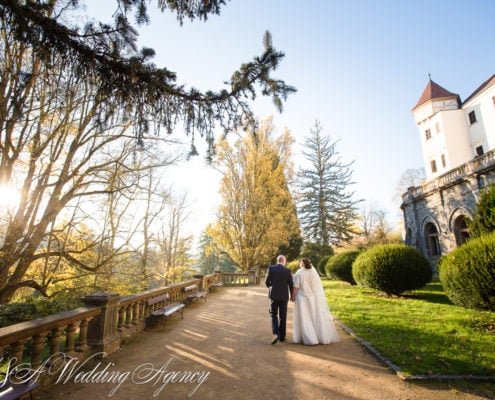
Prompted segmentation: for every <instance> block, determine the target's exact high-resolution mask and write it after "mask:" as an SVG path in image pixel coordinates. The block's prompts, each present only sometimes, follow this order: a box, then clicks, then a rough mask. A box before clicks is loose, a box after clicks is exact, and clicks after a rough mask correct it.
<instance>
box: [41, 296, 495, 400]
mask: <svg viewBox="0 0 495 400" xmlns="http://www.w3.org/2000/svg"><path fill="white" fill-rule="evenodd" d="M288 319H289V321H291V320H292V306H290V309H289V316H288ZM339 333H340V336H341V339H342V341H341V342H339V343H335V344H331V345H328V346H303V345H295V344H292V343H290V340H289V341H288V342H284V343H278V344H277V345H274V346H272V345H270V344H269V342H270V339H271V331H270V320H269V316H268V298H267V292H266V289H265V288H263V287H247V288H224V289H222V290H221V291H220V292H219V293H217V294H212V295H210V296H209V297H208V300H207V302H206V304H204V303H203V300H199V302H198V303H197V304H194V305H192V306H190V307H188V308H187V309H186V310H185V312H184V319H183V320H179V319H177V317H175V316H172V319H169V320H168V321H167V322H166V323H165V324H163V325H161V326H159V327H156V328H154V329H153V330H150V331H146V332H144V333H143V334H141V335H139V336H138V337H137V338H135V339H133V340H132V342H130V343H127V344H126V345H125V346H124V347H123V349H122V350H121V351H119V352H118V353H116V354H113V355H111V356H110V357H108V358H106V359H105V360H103V361H102V363H101V364H100V366H98V369H97V370H95V372H101V373H100V375H99V376H97V375H93V382H90V381H91V379H89V378H88V379H87V380H88V382H77V383H75V382H74V380H76V379H75V377H74V376H72V377H71V378H68V379H67V383H62V382H59V383H57V384H55V385H54V386H52V387H51V388H49V389H48V390H45V391H44V392H41V393H37V394H35V396H34V398H38V399H55V400H58V399H64V400H88V399H89V400H102V399H108V398H111V399H117V400H135V399H138V400H148V399H154V398H156V399H187V398H193V399H200V400H204V399H229V400H258V399H260V400H261V399H274V400H278V399H280V400H292V399H302V400H304V399H308V400H313V399H318V400H324V399H332V400H338V399H347V400H354V399H356V400H357V399H363V400H364V399H394V400H406V399H409V400H412V399H414V400H416V399H435V400H452V399H459V400H461V399H462V400H474V399H486V398H490V395H487V394H485V395H482V394H474V393H475V392H476V391H477V392H478V393H480V389H479V387H478V386H476V385H474V384H473V385H465V386H464V387H461V386H458V385H456V386H454V385H450V384H438V383H433V384H428V385H426V384H423V385H418V384H411V383H406V382H403V381H400V380H399V379H398V378H397V377H396V376H395V375H394V374H392V373H391V372H390V371H389V370H388V369H387V368H385V367H384V366H382V365H381V364H380V363H379V362H378V361H377V360H376V359H375V358H374V357H373V356H371V355H370V354H368V353H367V352H366V351H365V350H364V349H363V348H362V347H361V346H360V345H359V344H358V343H357V342H356V341H355V340H354V339H352V338H351V337H350V336H349V335H347V334H346V333H345V332H343V331H342V330H339ZM291 335H292V329H291V323H290V322H289V324H288V337H289V338H290V337H291ZM160 370H161V371H160ZM172 371H174V372H178V374H177V375H176V376H175V378H176V379H178V380H179V381H176V382H175V383H174V382H172V380H173V379H172V378H173V376H172V374H171V372H172ZM186 372H187V373H188V374H187V375H188V378H187V379H186V378H185V377H186ZM105 373H107V375H104V374H105ZM109 373H113V374H114V377H113V378H114V381H113V382H110V375H109ZM167 379H168V380H170V382H168V383H167ZM180 379H182V380H180ZM102 380H103V381H105V382H98V381H102ZM119 381H120V382H121V383H119ZM481 393H482V392H481ZM492 398H493V397H492Z"/></svg>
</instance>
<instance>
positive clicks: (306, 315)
mask: <svg viewBox="0 0 495 400" xmlns="http://www.w3.org/2000/svg"><path fill="white" fill-rule="evenodd" d="M294 287H297V288H299V290H298V292H297V294H296V298H295V302H294V311H293V327H292V336H293V341H294V343H303V344H305V345H315V344H329V343H332V342H338V341H339V340H340V338H339V335H338V334H337V330H336V329H335V324H334V322H333V319H332V315H331V314H330V310H329V309H328V304H327V300H326V298H325V293H324V291H323V285H322V283H321V280H320V276H319V275H318V272H317V271H316V269H315V268H311V269H307V268H300V269H299V270H298V271H297V272H296V275H295V276H294Z"/></svg>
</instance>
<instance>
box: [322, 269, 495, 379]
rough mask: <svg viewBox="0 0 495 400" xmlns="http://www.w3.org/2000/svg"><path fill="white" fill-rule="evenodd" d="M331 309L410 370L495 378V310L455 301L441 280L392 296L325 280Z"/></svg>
mask: <svg viewBox="0 0 495 400" xmlns="http://www.w3.org/2000/svg"><path fill="white" fill-rule="evenodd" d="M323 286H324V288H325V292H326V296H327V300H328V304H329V306H330V310H331V312H332V313H333V315H335V316H336V317H337V318H339V319H340V320H341V321H342V322H343V323H345V324H346V325H347V326H348V327H349V328H351V329H352V330H353V331H354V332H355V333H356V335H358V336H359V337H361V338H362V339H364V340H366V341H367V342H369V343H370V344H371V345H372V346H373V347H374V348H375V349H377V350H378V351H379V352H380V353H381V354H382V355H383V356H384V357H386V358H388V359H389V360H390V361H392V362H393V363H394V364H396V365H397V366H399V367H400V368H401V369H402V371H403V374H404V375H476V376H491V377H495V313H493V312H492V313H490V312H484V311H478V310H468V309H464V308H461V307H458V306H455V305H453V304H452V303H451V302H450V301H449V299H448V298H447V296H446V295H445V293H444V292H443V290H442V286H441V285H440V283H430V284H428V285H427V286H426V287H425V288H423V289H421V290H415V291H411V292H407V293H405V294H404V295H403V296H401V297H396V296H392V297H388V296H386V295H385V294H382V293H380V292H377V291H373V290H371V289H364V288H358V287H356V286H351V285H349V284H347V283H345V282H338V281H330V280H325V279H324V280H323Z"/></svg>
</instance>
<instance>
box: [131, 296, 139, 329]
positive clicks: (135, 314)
mask: <svg viewBox="0 0 495 400" xmlns="http://www.w3.org/2000/svg"><path fill="white" fill-rule="evenodd" d="M138 321H139V301H136V302H135V303H134V304H133V305H132V323H133V324H134V325H136V324H137V323H138Z"/></svg>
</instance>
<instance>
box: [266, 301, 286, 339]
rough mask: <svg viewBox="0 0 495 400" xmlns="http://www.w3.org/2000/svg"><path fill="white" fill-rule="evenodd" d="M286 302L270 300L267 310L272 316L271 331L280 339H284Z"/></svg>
mask: <svg viewBox="0 0 495 400" xmlns="http://www.w3.org/2000/svg"><path fill="white" fill-rule="evenodd" d="M288 303H289V302H288V301H287V300H270V310H269V311H270V315H271V317H272V332H273V334H274V335H277V336H278V338H279V339H281V340H285V333H286V326H287V304H288Z"/></svg>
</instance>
